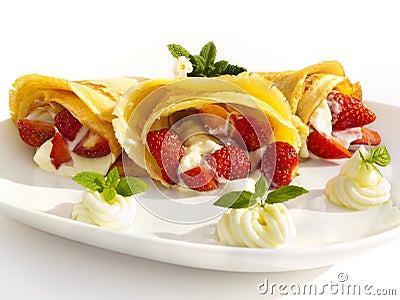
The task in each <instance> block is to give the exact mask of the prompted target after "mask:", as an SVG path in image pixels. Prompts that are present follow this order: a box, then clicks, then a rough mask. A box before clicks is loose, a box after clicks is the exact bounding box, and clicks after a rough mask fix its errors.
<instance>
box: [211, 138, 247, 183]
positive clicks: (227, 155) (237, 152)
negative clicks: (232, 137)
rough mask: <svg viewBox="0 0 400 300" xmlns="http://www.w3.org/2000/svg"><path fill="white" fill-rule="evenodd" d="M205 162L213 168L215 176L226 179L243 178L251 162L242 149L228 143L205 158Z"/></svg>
mask: <svg viewBox="0 0 400 300" xmlns="http://www.w3.org/2000/svg"><path fill="white" fill-rule="evenodd" d="M205 161H206V163H207V164H208V165H209V166H210V167H211V168H212V169H213V170H215V173H216V175H217V177H219V178H225V179H227V180H235V179H239V178H245V177H247V176H248V175H249V173H250V169H251V163H250V160H249V159H248V157H247V155H246V153H245V152H244V150H243V149H241V148H239V147H236V146H232V145H228V146H224V147H222V148H221V149H219V150H217V151H215V152H213V153H212V154H211V155H208V156H207V157H206V158H205Z"/></svg>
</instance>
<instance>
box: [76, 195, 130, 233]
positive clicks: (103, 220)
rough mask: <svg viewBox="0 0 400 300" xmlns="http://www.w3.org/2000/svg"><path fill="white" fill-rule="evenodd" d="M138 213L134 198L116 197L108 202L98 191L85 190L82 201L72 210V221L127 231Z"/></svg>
mask: <svg viewBox="0 0 400 300" xmlns="http://www.w3.org/2000/svg"><path fill="white" fill-rule="evenodd" d="M136 211H137V202H136V199H135V197H134V196H131V197H123V196H121V195H116V196H115V198H114V199H113V200H111V201H110V202H107V201H105V200H104V198H103V197H102V195H101V194H100V193H99V192H97V191H90V190H85V191H84V192H83V193H82V201H81V202H79V203H77V204H76V205H75V206H74V207H73V209H72V219H74V220H77V221H80V222H84V223H88V224H93V225H98V226H101V227H104V228H109V229H115V230H127V229H130V228H131V227H132V226H133V223H134V220H135V216H136Z"/></svg>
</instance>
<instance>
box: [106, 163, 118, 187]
mask: <svg viewBox="0 0 400 300" xmlns="http://www.w3.org/2000/svg"><path fill="white" fill-rule="evenodd" d="M118 181H119V173H118V169H117V167H114V168H113V169H112V170H111V171H110V172H109V173H108V174H107V179H106V186H107V187H110V188H114V189H115V188H116V187H117V184H118Z"/></svg>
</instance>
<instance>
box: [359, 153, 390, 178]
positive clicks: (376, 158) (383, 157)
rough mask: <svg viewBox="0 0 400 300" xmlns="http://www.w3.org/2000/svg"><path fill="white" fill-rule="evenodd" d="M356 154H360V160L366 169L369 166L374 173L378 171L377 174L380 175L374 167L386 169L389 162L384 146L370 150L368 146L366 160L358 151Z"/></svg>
mask: <svg viewBox="0 0 400 300" xmlns="http://www.w3.org/2000/svg"><path fill="white" fill-rule="evenodd" d="M358 153H360V157H361V160H362V161H363V162H365V163H366V164H367V167H368V166H371V167H372V168H374V169H375V170H376V171H378V173H379V174H381V172H380V171H379V169H378V168H377V167H376V165H378V166H381V167H386V166H388V165H389V164H390V162H391V158H390V155H389V152H388V150H387V149H386V147H385V146H377V147H375V148H372V147H371V146H370V147H369V157H368V158H365V157H364V155H363V154H362V153H361V151H358ZM381 175H382V174H381Z"/></svg>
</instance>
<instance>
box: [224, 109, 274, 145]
mask: <svg viewBox="0 0 400 300" xmlns="http://www.w3.org/2000/svg"><path fill="white" fill-rule="evenodd" d="M231 119H232V122H233V126H234V127H235V129H236V130H235V131H234V133H233V135H232V139H233V140H235V141H236V142H237V143H238V144H239V145H240V144H241V141H244V143H245V145H246V148H247V151H254V150H257V149H259V148H261V147H263V146H265V145H267V144H269V143H270V142H271V139H272V136H273V133H272V129H271V126H270V124H269V123H268V122H267V120H262V119H259V118H255V117H253V116H237V115H232V116H231Z"/></svg>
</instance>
